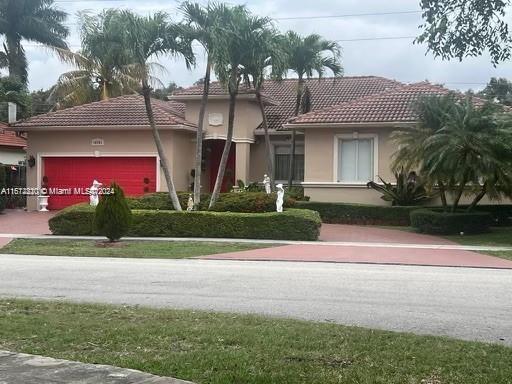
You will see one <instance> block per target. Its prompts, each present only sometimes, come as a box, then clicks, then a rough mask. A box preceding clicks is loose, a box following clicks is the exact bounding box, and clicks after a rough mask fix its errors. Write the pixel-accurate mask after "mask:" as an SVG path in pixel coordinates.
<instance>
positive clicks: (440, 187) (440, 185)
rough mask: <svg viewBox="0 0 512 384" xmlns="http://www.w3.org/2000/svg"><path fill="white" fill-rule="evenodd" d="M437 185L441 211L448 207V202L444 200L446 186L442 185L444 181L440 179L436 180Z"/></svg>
mask: <svg viewBox="0 0 512 384" xmlns="http://www.w3.org/2000/svg"><path fill="white" fill-rule="evenodd" d="M437 186H438V187H439V196H440V197H441V204H442V206H443V211H446V210H447V207H448V202H447V201H446V188H445V187H444V183H443V182H442V181H440V180H439V181H438V182H437Z"/></svg>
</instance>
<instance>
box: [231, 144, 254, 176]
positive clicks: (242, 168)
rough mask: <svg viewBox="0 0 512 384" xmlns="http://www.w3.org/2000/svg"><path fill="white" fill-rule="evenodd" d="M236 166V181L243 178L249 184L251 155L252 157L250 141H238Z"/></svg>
mask: <svg viewBox="0 0 512 384" xmlns="http://www.w3.org/2000/svg"><path fill="white" fill-rule="evenodd" d="M235 145H236V156H235V159H236V166H235V181H238V180H242V181H243V182H244V184H245V185H247V184H248V183H249V182H250V180H249V173H250V157H251V144H250V143H236V144H235Z"/></svg>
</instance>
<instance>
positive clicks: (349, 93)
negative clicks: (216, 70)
mask: <svg viewBox="0 0 512 384" xmlns="http://www.w3.org/2000/svg"><path fill="white" fill-rule="evenodd" d="M305 82H306V84H307V86H308V87H309V89H310V91H311V95H312V98H311V99H312V110H318V109H322V108H325V107H329V106H332V105H334V104H339V103H343V102H346V101H350V100H354V99H358V98H361V97H364V96H368V95H372V94H375V93H379V92H382V91H385V90H387V89H390V88H396V87H400V86H403V84H402V83H399V82H398V81H395V80H390V79H385V78H383V77H378V76H352V77H350V76H346V77H341V78H332V77H331V78H323V79H321V80H319V79H307V80H305ZM242 90H243V92H245V93H249V92H250V90H248V89H247V88H246V87H242ZM296 90H297V79H285V80H282V81H275V80H267V81H266V82H265V84H264V87H263V93H264V94H265V95H266V96H267V97H268V98H270V99H271V100H275V101H276V102H277V105H267V106H266V107H265V111H266V113H267V120H268V124H269V128H270V129H273V130H279V129H282V125H283V124H285V123H286V122H287V121H288V119H289V118H291V117H293V114H294V112H295V100H296V96H295V95H296V92H297V91H296ZM202 92H203V87H202V86H194V87H191V88H187V89H184V90H181V91H178V92H175V93H174V94H173V96H174V95H176V96H198V95H201V94H202ZM210 94H211V95H225V94H226V90H225V89H224V88H223V87H222V86H221V84H220V83H218V82H213V83H212V84H211V86H210Z"/></svg>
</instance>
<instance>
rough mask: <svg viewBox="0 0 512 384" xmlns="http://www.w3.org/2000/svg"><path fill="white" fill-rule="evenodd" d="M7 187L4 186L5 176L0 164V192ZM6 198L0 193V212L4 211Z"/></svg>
mask: <svg viewBox="0 0 512 384" xmlns="http://www.w3.org/2000/svg"><path fill="white" fill-rule="evenodd" d="M6 186H7V184H6V175H5V167H4V166H3V164H0V192H1V191H2V189H3V188H5V187H6ZM7 198H8V196H6V195H4V194H1V193H0V212H2V211H3V210H4V209H5V205H6V203H7Z"/></svg>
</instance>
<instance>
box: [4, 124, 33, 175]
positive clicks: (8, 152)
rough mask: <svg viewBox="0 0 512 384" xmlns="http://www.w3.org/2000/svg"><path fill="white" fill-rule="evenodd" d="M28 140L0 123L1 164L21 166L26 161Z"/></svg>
mask: <svg viewBox="0 0 512 384" xmlns="http://www.w3.org/2000/svg"><path fill="white" fill-rule="evenodd" d="M26 146H27V140H26V139H25V138H24V137H22V136H20V135H18V134H16V132H13V131H11V130H9V126H8V125H7V124H4V123H0V164H4V165H12V166H15V167H17V166H19V165H22V164H23V163H24V162H25V147H26Z"/></svg>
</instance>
